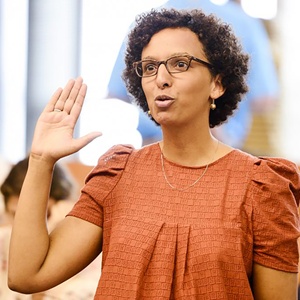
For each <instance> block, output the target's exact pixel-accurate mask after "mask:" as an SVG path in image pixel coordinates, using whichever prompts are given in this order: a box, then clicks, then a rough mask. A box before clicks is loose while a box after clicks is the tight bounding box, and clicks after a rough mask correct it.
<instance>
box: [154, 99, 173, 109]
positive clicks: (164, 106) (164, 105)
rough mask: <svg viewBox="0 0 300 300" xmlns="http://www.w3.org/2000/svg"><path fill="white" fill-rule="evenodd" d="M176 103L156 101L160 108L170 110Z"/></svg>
mask: <svg viewBox="0 0 300 300" xmlns="http://www.w3.org/2000/svg"><path fill="white" fill-rule="evenodd" d="M173 102H174V101H173V100H164V101H159V100H156V101H155V104H156V106H157V107H159V108H168V107H170V106H171V104H172V103H173Z"/></svg>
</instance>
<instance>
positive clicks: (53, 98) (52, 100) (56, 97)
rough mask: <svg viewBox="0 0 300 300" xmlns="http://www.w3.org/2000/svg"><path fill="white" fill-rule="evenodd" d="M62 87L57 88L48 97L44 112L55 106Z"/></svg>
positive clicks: (50, 110)
mask: <svg viewBox="0 0 300 300" xmlns="http://www.w3.org/2000/svg"><path fill="white" fill-rule="evenodd" d="M62 91H63V89H62V88H58V89H57V90H56V91H55V92H54V94H53V95H52V97H51V98H50V101H49V102H48V104H47V105H46V107H45V109H44V111H45V112H52V111H53V110H54V108H55V104H56V102H57V100H58V99H59V97H60V95H61V93H62Z"/></svg>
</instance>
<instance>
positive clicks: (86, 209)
mask: <svg viewBox="0 0 300 300" xmlns="http://www.w3.org/2000/svg"><path fill="white" fill-rule="evenodd" d="M132 150H133V148H132V147H131V146H127V145H117V146H114V147H112V148H110V149H109V150H108V151H107V152H106V153H105V154H104V155H103V156H101V157H100V158H99V160H98V164H97V166H95V168H94V169H93V170H92V171H91V172H90V174H89V175H88V176H87V178H86V180H85V186H84V187H83V189H82V190H81V196H80V198H79V200H78V201H77V202H76V203H75V205H74V207H73V209H72V210H71V212H70V213H69V214H68V216H74V217H78V218H81V219H84V220H86V221H88V222H91V223H93V224H95V225H97V226H100V227H102V225H103V220H104V213H103V211H104V206H105V200H106V198H107V196H108V195H109V194H110V193H111V192H112V190H113V189H114V187H115V186H116V185H117V183H118V181H119V180H120V178H121V176H122V174H123V170H124V168H125V166H126V163H127V160H128V157H129V155H130V153H131V152H132Z"/></svg>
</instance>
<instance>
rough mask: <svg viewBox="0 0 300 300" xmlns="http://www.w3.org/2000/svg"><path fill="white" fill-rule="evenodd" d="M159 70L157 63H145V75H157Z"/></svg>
mask: <svg viewBox="0 0 300 300" xmlns="http://www.w3.org/2000/svg"><path fill="white" fill-rule="evenodd" d="M156 69H157V63H156V62H154V61H146V62H143V74H152V73H155V72H156Z"/></svg>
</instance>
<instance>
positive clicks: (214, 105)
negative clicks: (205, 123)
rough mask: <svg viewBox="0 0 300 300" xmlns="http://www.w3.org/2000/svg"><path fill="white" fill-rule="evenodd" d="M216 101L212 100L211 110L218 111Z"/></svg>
mask: <svg viewBox="0 0 300 300" xmlns="http://www.w3.org/2000/svg"><path fill="white" fill-rule="evenodd" d="M216 107H217V106H216V104H215V99H211V104H210V109H211V110H215V109H216Z"/></svg>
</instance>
